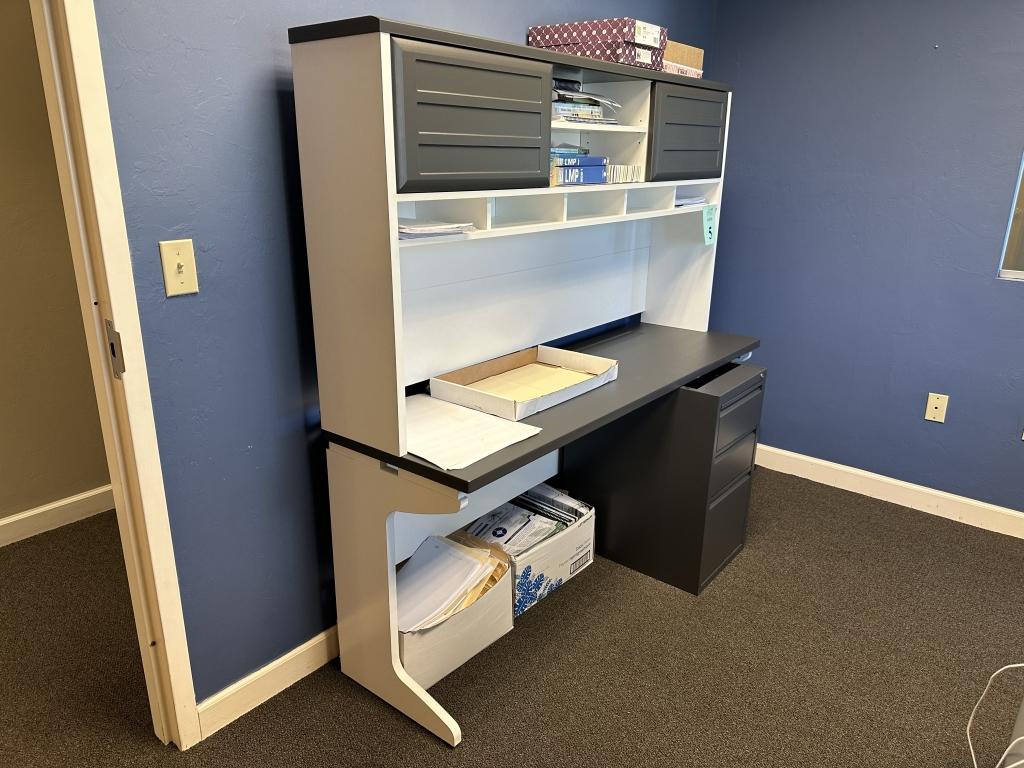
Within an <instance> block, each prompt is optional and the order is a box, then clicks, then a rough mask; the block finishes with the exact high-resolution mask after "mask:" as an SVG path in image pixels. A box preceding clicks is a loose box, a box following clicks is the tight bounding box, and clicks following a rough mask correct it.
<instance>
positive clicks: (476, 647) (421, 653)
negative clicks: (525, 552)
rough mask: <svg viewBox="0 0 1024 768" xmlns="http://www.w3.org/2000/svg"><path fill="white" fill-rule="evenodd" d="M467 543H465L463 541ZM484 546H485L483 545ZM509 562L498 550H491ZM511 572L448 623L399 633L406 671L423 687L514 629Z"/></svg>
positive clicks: (508, 571) (496, 548)
mask: <svg viewBox="0 0 1024 768" xmlns="http://www.w3.org/2000/svg"><path fill="white" fill-rule="evenodd" d="M463 543H465V542H463ZM479 546H481V547H486V546H487V545H486V544H483V543H482V542H481V543H480V544H479ZM491 549H492V550H494V551H495V552H496V553H500V556H501V557H502V558H503V559H505V560H508V559H509V558H508V555H506V554H505V553H504V552H503V551H501V549H500V548H498V547H491ZM512 578H513V576H512V569H511V568H507V569H506V570H505V573H504V575H503V576H502V577H501V578H500V579H499V580H498V583H497V584H495V585H494V586H492V587H491V588H490V589H488V590H487V591H486V592H485V593H484V594H483V595H481V596H480V597H479V598H478V599H477V600H476V601H475V602H473V603H471V604H470V605H468V606H467V607H465V608H463V609H462V610H461V611H459V612H458V613H456V614H455V615H454V616H452V617H451V618H449V619H448V620H447V621H444V622H442V623H441V624H438V625H437V626H436V627H431V628H430V629H424V630H422V631H420V632H399V633H398V654H399V657H400V658H401V660H402V665H403V666H404V667H405V671H406V672H408V673H409V676H410V677H412V679H413V680H415V681H416V682H417V683H419V684H420V685H422V686H423V687H424V688H429V687H430V686H432V685H433V684H434V683H436V682H437V681H438V680H440V679H441V678H443V677H445V676H446V675H448V674H449V673H451V672H454V671H455V670H456V669H458V668H459V667H461V666H462V665H463V664H465V663H466V662H467V661H469V660H470V659H471V658H473V657H474V656H475V655H476V654H478V653H480V651H482V650H483V649H484V648H486V647H487V646H489V645H490V644H491V643H493V642H494V641H495V640H497V639H498V638H499V637H501V636H502V635H504V634H505V633H507V632H510V631H511V630H512Z"/></svg>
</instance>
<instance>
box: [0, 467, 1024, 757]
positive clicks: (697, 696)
mask: <svg viewBox="0 0 1024 768" xmlns="http://www.w3.org/2000/svg"><path fill="white" fill-rule="evenodd" d="M1022 602H1024V541H1021V540H1017V539H1013V538H1009V537H1005V536H1000V535H998V534H993V533H988V532H985V531H980V530H977V529H973V528H969V527H967V526H964V525H960V524H957V523H953V522H949V521H946V520H942V519H939V518H935V517H931V516H929V515H926V514H923V513H920V512H915V511H912V510H907V509H904V508H901V507H897V506H894V505H891V504H886V503H883V502H878V501H874V500H871V499H867V498H864V497H861V496H857V495H854V494H851V493H846V492H844V491H839V490H835V489H832V488H827V487H825V486H821V485H817V484H814V483H810V482H808V481H805V480H800V479H797V478H793V477H789V476H786V475H781V474H776V473H772V472H768V471H765V470H758V472H757V473H756V480H755V483H754V496H753V504H752V511H751V519H750V526H749V541H748V544H747V547H746V549H745V550H744V551H743V552H742V553H741V554H740V555H739V556H738V557H737V558H736V560H735V561H734V562H733V563H732V564H731V565H730V566H729V567H728V568H727V569H726V570H725V571H724V572H723V573H722V574H721V575H720V576H719V577H718V578H717V579H716V580H715V582H714V583H713V584H712V585H711V586H710V587H709V588H708V589H707V590H706V591H705V592H704V594H703V595H701V596H700V597H699V598H695V597H692V596H691V595H688V594H686V593H683V592H680V591H678V590H676V589H673V588H672V587H669V586H666V585H664V584H661V583H659V582H657V581H654V580H652V579H649V578H647V577H645V576H641V575H639V574H637V573H634V572H632V571H629V570H627V569H625V568H622V567H620V566H618V565H615V564H613V563H611V562H609V561H607V560H603V559H598V560H597V561H596V562H595V564H594V565H593V566H592V567H590V568H588V569H587V570H586V571H584V572H583V573H582V574H581V575H580V576H579V577H578V578H576V579H575V580H573V581H572V582H569V583H568V584H567V585H566V586H565V587H564V588H563V589H561V590H560V591H558V592H556V593H555V594H554V595H552V596H551V597H550V598H548V599H547V600H545V601H544V602H542V603H540V604H538V605H537V606H536V607H534V608H532V609H531V610H530V611H529V612H527V613H526V614H525V615H524V616H523V617H522V619H521V620H520V621H519V622H518V623H517V626H516V629H515V631H513V632H511V633H510V634H509V635H507V636H506V637H505V638H503V639H502V640H500V641H499V642H498V643H496V644H495V645H493V646H492V647H491V648H489V649H488V650H487V651H485V652H484V653H482V654H480V655H479V656H477V657H476V658H475V659H473V660H472V661H471V662H469V663H468V664H466V665H465V666H463V667H462V668H461V669H459V670H458V671H456V672H455V673H453V674H452V675H450V676H449V677H448V678H447V679H445V680H443V681H441V682H440V683H439V684H438V685H437V686H435V687H434V689H433V692H434V694H435V695H436V697H437V698H438V699H439V700H440V701H441V702H442V704H444V705H445V706H447V707H448V708H449V710H450V711H451V712H452V713H453V714H454V716H455V717H456V719H457V720H458V721H459V722H460V723H461V725H462V728H463V732H464V734H465V740H464V741H463V743H462V745H461V746H459V747H458V748H456V749H451V748H449V747H447V746H446V745H444V744H442V743H441V742H440V741H438V740H436V739H435V738H433V737H432V736H430V735H428V734H427V733H426V732H424V731H422V730H420V729H419V728H418V727H417V726H416V725H414V724H413V723H412V722H410V721H408V720H406V719H405V718H404V717H403V716H401V715H399V714H398V713H397V712H395V711H394V710H392V709H390V708H389V707H388V706H387V705H385V704H383V703H382V702H381V701H379V700H378V699H376V698H375V697H374V696H373V695H371V694H369V693H368V692H366V691H365V690H363V689H362V688H360V687H359V686H357V685H356V684H354V683H353V682H351V681H350V680H348V679H347V678H346V677H344V676H343V675H342V674H341V673H340V672H339V671H338V668H337V664H336V663H334V664H331V665H328V666H327V667H325V668H323V669H321V670H320V671H318V672H316V673H314V674H313V675H310V676H309V677H307V678H306V679H304V680H302V681H301V682H299V683H298V684H296V685H294V686H293V687H292V688H290V689H289V690H287V691H285V692H284V693H283V694H281V695H279V696H277V697H276V698H274V699H273V700H271V701H270V702H268V703H266V704H264V705H263V706H261V707H259V708H258V709H257V710H255V711H254V712H252V713H250V714H248V715H246V716H245V717H243V718H241V719H240V720H238V721H236V722H235V723H233V724H232V725H230V726H228V727H227V728H226V729H224V730H223V731H221V732H219V733H217V734H215V735H214V736H213V737H211V738H210V739H208V740H207V741H205V742H203V743H201V744H199V745H198V746H196V747H194V748H193V749H191V750H189V751H188V752H186V753H184V754H182V753H179V752H177V751H176V750H175V749H174V748H172V747H163V746H161V745H160V744H159V743H158V742H157V741H156V739H155V738H154V737H153V736H152V733H151V730H150V724H149V720H148V717H149V713H148V707H147V703H146V694H145V688H144V684H143V677H142V668H141V664H140V662H139V655H138V649H137V647H136V641H135V631H134V626H133V623H132V616H131V609H130V604H129V596H128V588H127V582H126V579H125V574H124V566H123V562H122V560H121V554H120V548H119V541H118V537H117V527H116V521H115V519H114V516H113V514H112V513H108V514H105V515H100V516H97V517H94V518H91V519H89V520H85V521H82V522H80V523H77V524H75V525H71V526H68V527H66V528H63V529H60V530H57V531H53V532H51V533H47V534H43V535H41V536H37V537H34V538H33V539H30V540H27V541H24V542H20V543H18V544H14V545H11V546H8V547H5V548H3V549H0V619H2V623H0V766H5V767H6V768H20V767H21V766H32V767H33V768H35V767H37V766H38V767H45V766H75V767H76V768H90V767H91V766H102V767H103V768H110V767H111V766H183V767H192V766H217V767H218V768H223V767H225V766H246V767H249V766H332V767H333V768H338V767H339V766H376V765H380V766H419V765H451V766H487V767H488V768H493V767H494V766H495V765H520V766H527V767H529V766H547V765H552V766H553V765H558V766H586V765H616V766H617V765H629V766H659V765H665V766H724V765H736V766H784V767H786V768H789V767H791V766H858V767H864V766H905V765H906V766H909V765H914V766H918V765H920V766H930V767H931V768H936V767H945V766H949V767H952V766H966V765H969V764H970V761H969V758H968V756H967V751H966V746H965V741H964V726H965V724H966V722H967V717H968V715H969V713H970V710H971V707H972V706H973V704H974V702H975V700H976V699H977V697H978V695H979V693H980V691H981V689H982V686H983V685H984V682H985V680H986V679H987V678H988V675H989V674H990V673H991V672H993V671H994V670H995V669H996V668H997V667H1000V666H1002V665H1003V664H1007V663H1010V662H1019V661H1024V642H1022V624H1024V622H1022V618H1024V606H1022ZM1022 691H1024V675H1017V676H1016V677H1013V676H1012V675H1011V676H1008V677H1007V678H1006V679H1004V680H1003V681H1002V683H1001V684H1000V685H999V686H997V688H996V689H995V690H994V692H993V693H992V694H991V695H990V698H989V699H987V700H986V702H987V703H986V706H985V707H984V708H983V709H982V710H981V712H980V714H979V718H980V726H981V727H980V728H979V746H980V751H981V756H982V757H983V759H984V763H985V765H991V764H992V763H994V762H995V759H996V758H997V757H998V755H999V754H1000V752H1001V751H1002V748H1003V747H1005V745H1006V744H1007V743H1008V740H1009V732H1010V728H1011V727H1012V720H1013V717H1014V715H1015V713H1016V707H1017V705H1018V703H1019V701H1020V696H1021V695H1022Z"/></svg>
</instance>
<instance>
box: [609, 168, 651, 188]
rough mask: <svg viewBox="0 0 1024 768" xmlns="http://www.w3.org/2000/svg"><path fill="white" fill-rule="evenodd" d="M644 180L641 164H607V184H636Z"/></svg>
mask: <svg viewBox="0 0 1024 768" xmlns="http://www.w3.org/2000/svg"><path fill="white" fill-rule="evenodd" d="M643 180H644V174H643V166H640V165H609V166H608V183H609V184H638V183H639V182H641V181H643Z"/></svg>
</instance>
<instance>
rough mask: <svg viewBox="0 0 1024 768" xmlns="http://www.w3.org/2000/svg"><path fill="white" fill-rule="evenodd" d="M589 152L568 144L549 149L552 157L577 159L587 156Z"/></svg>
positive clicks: (564, 143) (584, 148) (583, 148)
mask: <svg viewBox="0 0 1024 768" xmlns="http://www.w3.org/2000/svg"><path fill="white" fill-rule="evenodd" d="M589 154H590V150H589V149H587V148H586V147H581V146H579V145H577V144H568V143H566V142H562V143H561V144H559V145H558V146H555V147H552V148H551V156H552V157H579V156H580V155H589Z"/></svg>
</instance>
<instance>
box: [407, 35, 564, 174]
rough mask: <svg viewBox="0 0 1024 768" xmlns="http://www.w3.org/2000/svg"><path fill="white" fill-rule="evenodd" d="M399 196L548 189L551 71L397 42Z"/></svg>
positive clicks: (445, 48)
mask: <svg viewBox="0 0 1024 768" xmlns="http://www.w3.org/2000/svg"><path fill="white" fill-rule="evenodd" d="M391 45H392V63H393V71H394V90H395V154H396V161H397V162H396V168H397V175H398V191H399V192H446V191H452V190H473V189H506V188H510V187H546V186H547V185H548V153H549V150H550V146H551V65H550V64H546V63H543V62H539V61H529V60H527V59H517V58H514V57H512V56H499V55H495V54H491V53H481V52H479V51H471V50H468V49H465V48H455V47H451V46H442V45H434V44H432V43H423V42H419V41H416V40H404V39H401V38H393V39H392V43H391Z"/></svg>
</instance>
